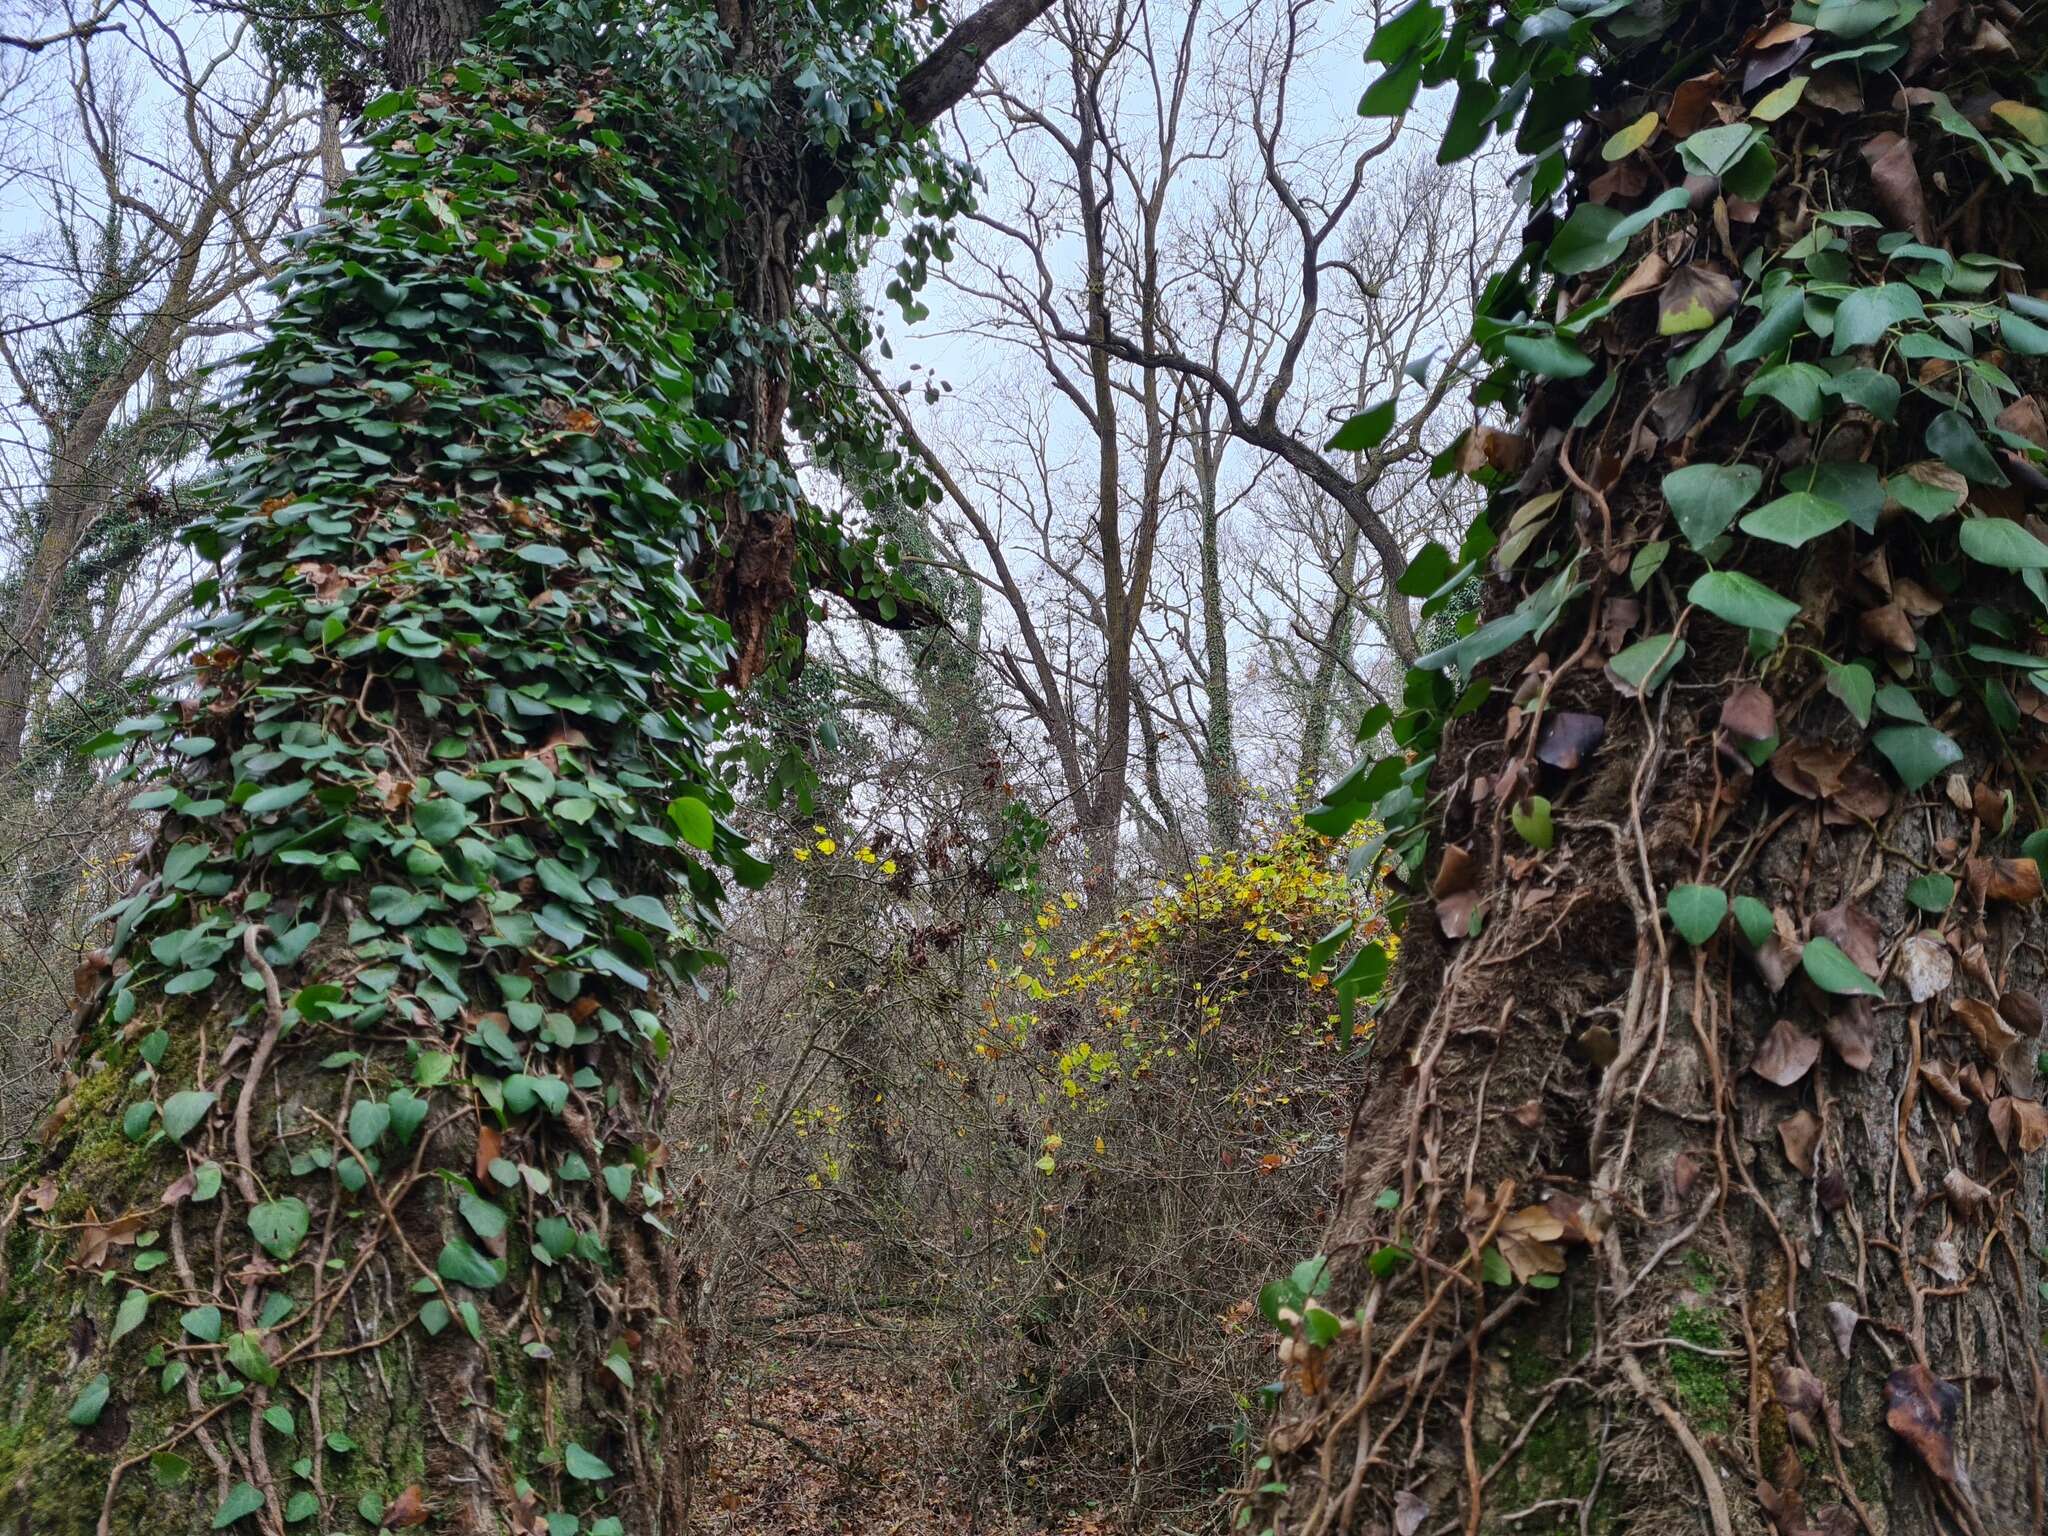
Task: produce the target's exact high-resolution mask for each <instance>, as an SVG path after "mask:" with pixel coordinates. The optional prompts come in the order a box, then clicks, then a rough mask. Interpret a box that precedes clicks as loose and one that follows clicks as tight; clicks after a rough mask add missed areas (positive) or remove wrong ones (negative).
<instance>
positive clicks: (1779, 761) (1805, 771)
mask: <svg viewBox="0 0 2048 1536" xmlns="http://www.w3.org/2000/svg"><path fill="white" fill-rule="evenodd" d="M1854 758H1855V754H1854V753H1853V752H1849V751H1846V750H1844V749H1843V748H1841V747H1831V746H1829V745H1828V744H1827V743H1826V742H1824V741H1790V742H1787V743H1786V744H1785V745H1784V746H1782V747H1780V748H1778V750H1777V751H1775V752H1773V753H1772V754H1771V777H1772V778H1774V779H1776V780H1777V781H1778V782H1779V783H1780V784H1782V785H1784V786H1785V788H1787V789H1789V790H1791V791H1792V793H1793V794H1795V795H1799V796H1801V797H1803V798H1805V799H1808V800H1824V799H1826V798H1828V797H1829V796H1830V795H1833V794H1835V793H1837V792H1838V791H1839V790H1840V789H1841V787H1842V775H1843V774H1844V773H1845V772H1847V771H1848V767H1849V764H1850V763H1851V762H1852V761H1854Z"/></svg>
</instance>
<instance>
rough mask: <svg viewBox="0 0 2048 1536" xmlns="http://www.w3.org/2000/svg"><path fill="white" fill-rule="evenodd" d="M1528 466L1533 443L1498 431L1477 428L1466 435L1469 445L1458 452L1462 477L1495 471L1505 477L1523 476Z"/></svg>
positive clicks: (1489, 428) (1466, 442)
mask: <svg viewBox="0 0 2048 1536" xmlns="http://www.w3.org/2000/svg"><path fill="white" fill-rule="evenodd" d="M1528 464H1529V440H1528V439H1527V438H1526V437H1522V436H1520V435H1518V434H1516V433H1513V432H1503V431H1501V430H1500V429H1499V428H1498V427H1474V428H1473V429H1472V430H1471V431H1470V432H1468V433H1466V434H1465V445H1464V447H1463V448H1461V449H1460V450H1459V451H1458V471H1459V473H1460V474H1466V475H1471V474H1476V473H1478V472H1479V471H1480V470H1482V469H1494V470H1498V471H1499V472H1500V473H1501V474H1503V475H1519V474H1520V473H1521V472H1522V471H1523V470H1524V469H1526V468H1527V467H1528Z"/></svg>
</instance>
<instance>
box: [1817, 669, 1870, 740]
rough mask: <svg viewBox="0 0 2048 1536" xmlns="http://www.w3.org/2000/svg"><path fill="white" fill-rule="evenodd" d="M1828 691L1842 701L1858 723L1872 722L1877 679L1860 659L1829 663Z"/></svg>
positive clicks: (1864, 724) (1843, 705)
mask: <svg viewBox="0 0 2048 1536" xmlns="http://www.w3.org/2000/svg"><path fill="white" fill-rule="evenodd" d="M1828 692H1829V693H1832V694H1833V695H1834V696H1835V697H1836V698H1838V699H1840V700H1841V701H1842V707H1843V708H1845V709H1847V710H1848V711H1849V713H1850V715H1851V716H1853V717H1854V719H1855V721H1856V723H1857V724H1858V725H1863V726H1867V725H1869V724H1870V706H1871V704H1872V702H1873V701H1875V699H1876V698H1877V679H1875V678H1874V677H1872V676H1871V675H1870V668H1868V667H1866V666H1864V665H1863V663H1862V662H1860V661H1850V662H1842V663H1835V662H1830V663H1829V664H1828Z"/></svg>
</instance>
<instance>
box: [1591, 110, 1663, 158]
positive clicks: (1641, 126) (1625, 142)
mask: <svg viewBox="0 0 2048 1536" xmlns="http://www.w3.org/2000/svg"><path fill="white" fill-rule="evenodd" d="M1658 121H1659V119H1658V117H1657V114H1656V113H1654V112H1645V113H1644V114H1643V115H1642V116H1641V117H1639V118H1637V119H1636V120H1635V121H1634V122H1632V123H1630V124H1629V125H1628V126H1627V127H1626V128H1624V129H1622V130H1621V132H1619V133H1617V134H1616V135H1615V136H1614V137H1613V138H1611V139H1609V140H1608V141H1607V142H1606V143H1605V144H1603V145H1601V146H1600V158H1601V159H1603V160H1606V161H1609V162H1610V163H1611V162H1613V161H1616V160H1626V159H1627V158H1628V157H1629V156H1630V155H1632V154H1634V153H1635V152H1636V151H1637V150H1639V149H1641V148H1642V147H1643V146H1644V145H1645V144H1647V143H1649V142H1650V138H1651V136H1652V135H1653V134H1655V133H1656V131H1657V124H1658Z"/></svg>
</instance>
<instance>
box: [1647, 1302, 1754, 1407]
mask: <svg viewBox="0 0 2048 1536" xmlns="http://www.w3.org/2000/svg"><path fill="white" fill-rule="evenodd" d="M1671 1336H1672V1337H1673V1338H1675V1339H1683V1340H1685V1341H1686V1342H1687V1343H1688V1344H1697V1345H1699V1346H1700V1347H1701V1348H1703V1349H1724V1348H1726V1347H1727V1344H1728V1330H1727V1327H1726V1325H1725V1324H1723V1322H1722V1320H1721V1313H1720V1310H1719V1309H1718V1308H1715V1307H1707V1306H1700V1307H1680V1308H1678V1309H1677V1310H1676V1311H1675V1312H1673V1313H1672V1314H1671ZM1665 1363H1666V1366H1667V1367H1668V1369H1669V1370H1670V1372H1671V1386H1672V1390H1673V1391H1674V1392H1675V1393H1676V1394H1677V1396H1678V1401H1679V1404H1680V1406H1681V1407H1683V1408H1684V1410H1685V1412H1686V1415H1687V1417H1688V1418H1690V1419H1691V1420H1692V1421H1693V1423H1694V1424H1695V1425H1697V1426H1698V1427H1699V1428H1701V1429H1708V1430H1717V1431H1726V1430H1727V1428H1728V1424H1729V1410H1730V1409H1731V1408H1733V1407H1734V1405H1735V1402H1736V1398H1737V1396H1738V1390H1737V1383H1736V1380H1735V1372H1734V1370H1733V1369H1732V1368H1731V1367H1730V1365H1729V1363H1728V1362H1727V1361H1726V1360H1722V1359H1719V1358H1717V1357H1715V1356H1713V1355H1702V1354H1697V1353H1695V1352H1694V1351H1692V1350H1689V1349H1672V1350H1667V1351H1666V1354H1665Z"/></svg>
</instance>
